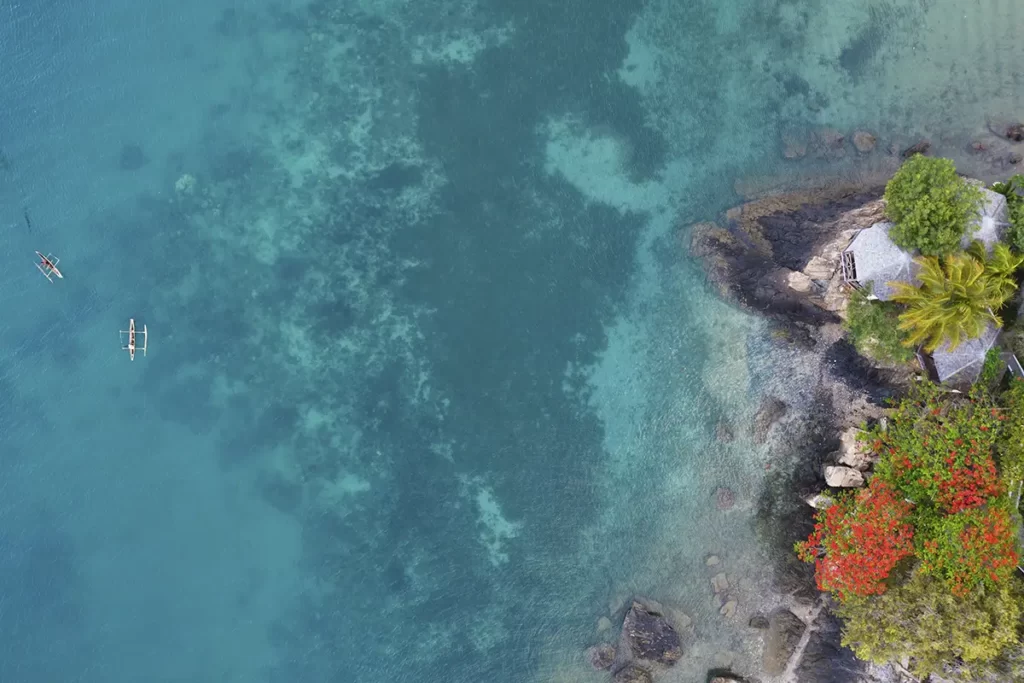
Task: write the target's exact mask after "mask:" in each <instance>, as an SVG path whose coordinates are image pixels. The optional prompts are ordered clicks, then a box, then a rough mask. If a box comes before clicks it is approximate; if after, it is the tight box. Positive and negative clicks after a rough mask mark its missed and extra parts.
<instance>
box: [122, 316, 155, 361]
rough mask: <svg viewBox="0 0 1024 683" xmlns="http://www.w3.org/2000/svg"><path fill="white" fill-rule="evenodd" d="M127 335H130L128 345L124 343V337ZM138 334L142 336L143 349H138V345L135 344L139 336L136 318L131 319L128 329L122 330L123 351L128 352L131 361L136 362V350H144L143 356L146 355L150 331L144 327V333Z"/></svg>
mask: <svg viewBox="0 0 1024 683" xmlns="http://www.w3.org/2000/svg"><path fill="white" fill-rule="evenodd" d="M126 334H127V335H128V343H127V344H125V343H124V336H125V335H126ZM138 334H141V335H142V346H141V347H137V346H136V344H135V339H136V336H137V334H136V332H135V318H129V320H128V329H127V330H121V350H122V351H127V352H128V358H129V359H130V360H135V349H136V348H141V349H142V355H143V356H145V355H146V345H147V343H148V342H149V330H147V329H146V326H145V325H143V326H142V332H139V333H138Z"/></svg>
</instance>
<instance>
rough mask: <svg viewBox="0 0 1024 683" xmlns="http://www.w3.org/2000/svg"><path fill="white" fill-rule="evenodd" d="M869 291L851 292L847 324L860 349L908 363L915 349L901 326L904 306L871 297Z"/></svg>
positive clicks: (878, 357) (877, 357) (875, 356)
mask: <svg viewBox="0 0 1024 683" xmlns="http://www.w3.org/2000/svg"><path fill="white" fill-rule="evenodd" d="M868 294H869V292H868V291H865V290H862V289H855V290H853V291H852V292H851V293H850V298H849V302H848V305H847V307H846V320H845V322H844V324H843V325H844V327H845V328H846V331H847V332H848V333H849V335H850V341H851V342H852V343H853V345H854V346H855V347H857V351H859V352H860V353H862V354H864V355H865V356H867V357H868V358H871V359H873V360H875V361H878V362H880V363H907V362H910V361H912V360H914V351H913V349H911V348H910V346H911V345H910V344H909V343H907V334H906V332H904V331H903V330H901V329H900V328H899V315H900V312H901V311H902V307H900V306H898V305H897V304H895V303H890V302H887V301H871V300H870V299H868Z"/></svg>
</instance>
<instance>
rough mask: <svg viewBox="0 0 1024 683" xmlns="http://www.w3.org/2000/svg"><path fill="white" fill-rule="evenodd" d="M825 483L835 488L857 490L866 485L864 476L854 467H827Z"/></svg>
mask: <svg viewBox="0 0 1024 683" xmlns="http://www.w3.org/2000/svg"><path fill="white" fill-rule="evenodd" d="M825 483H826V484H828V485H829V486H832V487H833V488H857V487H858V486H863V485H864V474H863V473H862V472H861V471H860V470H855V469H853V468H852V467H844V466H843V465H826V466H825Z"/></svg>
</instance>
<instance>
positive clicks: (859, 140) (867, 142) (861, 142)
mask: <svg viewBox="0 0 1024 683" xmlns="http://www.w3.org/2000/svg"><path fill="white" fill-rule="evenodd" d="M876 142H877V140H876V139H875V136H874V135H872V134H871V133H868V132H866V131H863V130H858V131H857V132H856V133H854V134H853V146H854V147H856V148H857V151H858V152H860V153H861V154H868V153H869V152H871V150H873V149H874V148H875V143H876Z"/></svg>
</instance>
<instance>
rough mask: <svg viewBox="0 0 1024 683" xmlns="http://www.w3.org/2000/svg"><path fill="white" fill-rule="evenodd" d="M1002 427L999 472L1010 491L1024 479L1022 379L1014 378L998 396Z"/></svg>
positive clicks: (997, 454) (998, 455)
mask: <svg viewBox="0 0 1024 683" xmlns="http://www.w3.org/2000/svg"><path fill="white" fill-rule="evenodd" d="M999 402H1000V404H1002V406H1003V412H1002V416H1001V417H1002V420H1003V428H1002V431H1001V433H1000V435H999V441H998V442H997V449H996V459H997V461H998V463H999V473H1000V474H1001V475H1002V476H1003V481H1005V482H1006V484H1007V487H1008V488H1009V489H1010V490H1011V491H1015V490H1018V489H1019V487H1020V485H1021V482H1022V481H1024V379H1014V380H1013V381H1012V382H1011V383H1010V388H1009V389H1007V390H1006V391H1004V392H1003V394H1002V395H1001V396H1000V397H999Z"/></svg>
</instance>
